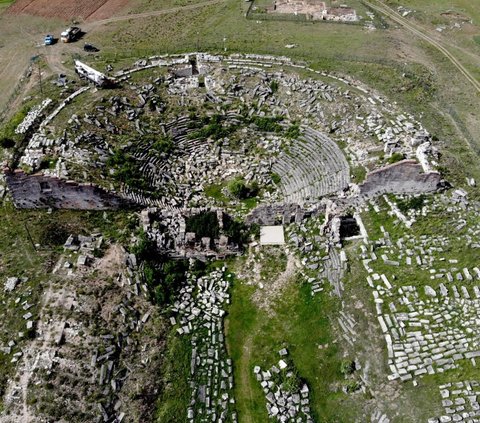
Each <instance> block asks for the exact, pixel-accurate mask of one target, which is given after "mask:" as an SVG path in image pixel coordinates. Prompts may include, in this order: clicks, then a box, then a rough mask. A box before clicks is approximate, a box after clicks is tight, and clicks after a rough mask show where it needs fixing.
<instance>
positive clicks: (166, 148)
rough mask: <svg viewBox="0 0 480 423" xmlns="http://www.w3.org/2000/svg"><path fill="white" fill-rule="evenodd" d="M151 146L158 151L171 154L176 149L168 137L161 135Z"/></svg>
mask: <svg viewBox="0 0 480 423" xmlns="http://www.w3.org/2000/svg"><path fill="white" fill-rule="evenodd" d="M151 148H152V149H153V150H154V151H156V152H157V153H163V154H170V153H172V151H173V149H174V144H173V141H172V140H171V139H170V138H168V137H159V138H157V139H156V140H155V141H154V142H153V144H152V147H151Z"/></svg>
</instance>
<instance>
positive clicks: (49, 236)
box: [38, 223, 68, 247]
mask: <svg viewBox="0 0 480 423" xmlns="http://www.w3.org/2000/svg"><path fill="white" fill-rule="evenodd" d="M67 238H68V231H67V229H66V228H65V227H64V226H62V225H59V224H58V223H49V224H47V225H44V226H42V227H41V229H40V235H39V239H38V241H39V242H40V244H41V245H46V246H49V247H58V246H60V245H63V244H64V243H65V241H66V240H67Z"/></svg>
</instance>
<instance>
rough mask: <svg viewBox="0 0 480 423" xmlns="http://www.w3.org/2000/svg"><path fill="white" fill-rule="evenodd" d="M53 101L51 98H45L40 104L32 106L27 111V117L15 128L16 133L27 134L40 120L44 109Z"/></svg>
mask: <svg viewBox="0 0 480 423" xmlns="http://www.w3.org/2000/svg"><path fill="white" fill-rule="evenodd" d="M51 102H52V99H51V98H47V99H45V100H43V101H42V102H41V103H40V104H39V105H37V106H34V107H32V109H31V110H30V111H29V112H28V113H27V115H26V116H25V118H24V119H23V120H22V122H20V124H19V125H18V126H17V127H16V128H15V133H16V134H25V133H26V132H28V131H29V129H30V128H31V127H32V126H33V125H34V124H35V123H36V122H37V121H38V119H39V118H40V117H41V115H42V113H43V111H44V110H45V109H46V108H47V107H48V106H49V104H50V103H51Z"/></svg>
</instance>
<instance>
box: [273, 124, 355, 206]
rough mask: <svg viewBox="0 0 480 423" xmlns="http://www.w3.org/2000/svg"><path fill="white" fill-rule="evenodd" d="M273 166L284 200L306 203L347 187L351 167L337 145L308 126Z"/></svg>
mask: <svg viewBox="0 0 480 423" xmlns="http://www.w3.org/2000/svg"><path fill="white" fill-rule="evenodd" d="M302 129H303V131H302V135H301V136H300V137H299V138H298V139H297V140H296V141H295V142H293V143H292V146H291V147H289V150H288V151H284V152H282V153H281V154H280V156H279V157H278V160H277V161H276V163H275V164H274V165H273V168H272V170H273V172H275V173H277V174H278V175H279V176H280V178H281V182H280V190H281V193H282V195H283V200H284V201H285V202H289V203H297V204H303V203H305V202H313V201H316V200H318V199H320V198H321V197H324V196H326V195H329V194H333V193H336V192H339V191H342V190H343V189H345V188H347V187H348V184H349V182H350V169H349V167H348V162H347V159H346V158H345V156H344V154H343V152H342V150H341V149H340V148H339V147H338V145H337V144H336V143H335V142H334V141H332V140H331V139H330V138H329V137H327V136H326V135H325V134H322V133H321V132H319V131H316V130H314V129H312V128H309V127H304V128H302Z"/></svg>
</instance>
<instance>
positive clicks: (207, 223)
mask: <svg viewBox="0 0 480 423" xmlns="http://www.w3.org/2000/svg"><path fill="white" fill-rule="evenodd" d="M185 223H186V231H187V232H195V234H196V235H197V237H200V238H203V237H210V238H212V239H214V238H218V236H219V234H220V226H219V224H218V218H217V213H215V212H203V213H199V214H196V215H194V216H190V217H188V218H187V219H186V222H185Z"/></svg>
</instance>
